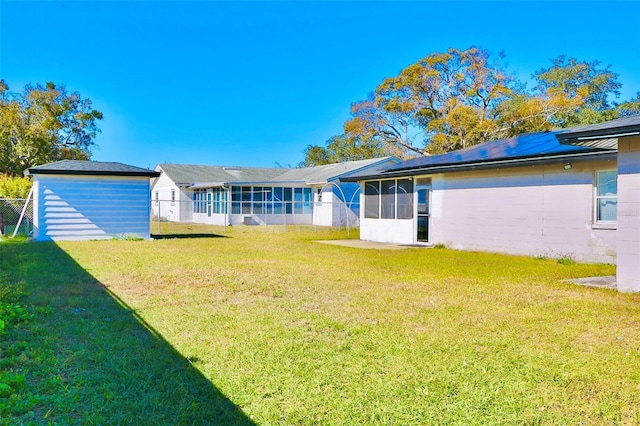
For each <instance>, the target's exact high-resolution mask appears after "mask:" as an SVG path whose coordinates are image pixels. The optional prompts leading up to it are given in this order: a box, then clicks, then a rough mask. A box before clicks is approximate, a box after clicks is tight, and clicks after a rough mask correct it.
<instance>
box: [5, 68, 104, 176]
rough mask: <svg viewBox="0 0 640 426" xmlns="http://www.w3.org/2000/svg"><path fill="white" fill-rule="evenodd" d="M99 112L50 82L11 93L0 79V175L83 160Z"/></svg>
mask: <svg viewBox="0 0 640 426" xmlns="http://www.w3.org/2000/svg"><path fill="white" fill-rule="evenodd" d="M101 119H102V113H101V112H100V111H97V110H95V109H93V108H92V105H91V101H90V100H89V99H83V98H81V97H80V94H79V93H77V92H72V93H69V92H67V90H66V88H65V87H64V86H56V85H55V84H54V83H47V84H46V85H45V86H42V85H35V86H34V85H27V86H26V87H25V89H24V91H23V92H21V93H13V92H10V91H9V87H8V86H7V84H6V83H5V82H4V80H0V173H7V174H11V175H19V174H22V172H23V170H25V169H27V168H29V167H33V166H36V165H40V164H45V163H49V162H52V161H58V160H63V159H78V160H87V159H89V158H90V157H91V148H92V147H93V146H94V138H95V136H96V134H97V133H98V132H99V131H100V130H99V128H98V126H97V121H98V120H101Z"/></svg>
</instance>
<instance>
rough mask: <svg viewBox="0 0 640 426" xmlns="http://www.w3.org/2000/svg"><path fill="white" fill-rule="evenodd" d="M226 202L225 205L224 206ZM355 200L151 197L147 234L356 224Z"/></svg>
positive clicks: (212, 232)
mask: <svg viewBox="0 0 640 426" xmlns="http://www.w3.org/2000/svg"><path fill="white" fill-rule="evenodd" d="M228 204H229V205H228ZM359 216H360V205H359V203H358V202H357V201H354V202H351V203H348V202H344V201H341V200H340V201H324V202H323V201H315V202H308V203H304V202H294V201H292V202H271V203H263V202H256V201H251V202H247V203H244V202H239V203H229V202H228V201H226V200H220V201H217V202H216V200H211V201H209V200H204V201H201V202H197V201H194V200H183V201H178V200H152V201H151V228H150V230H151V234H152V235H156V236H159V235H167V234H172V235H173V234H215V233H220V232H224V231H225V230H226V227H228V226H256V225H258V226H266V227H271V228H276V227H278V228H280V229H282V230H283V231H286V230H287V229H288V228H289V227H311V228H316V227H319V226H321V227H331V228H343V229H347V231H349V229H353V228H357V227H359Z"/></svg>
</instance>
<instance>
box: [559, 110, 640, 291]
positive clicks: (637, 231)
mask: <svg viewBox="0 0 640 426" xmlns="http://www.w3.org/2000/svg"><path fill="white" fill-rule="evenodd" d="M557 136H558V139H559V140H560V142H561V143H563V144H571V145H574V146H580V147H586V148H605V149H617V152H618V155H617V168H615V169H614V171H615V173H616V175H617V181H616V183H615V186H614V184H613V183H612V184H610V185H609V187H610V189H609V190H608V192H609V194H610V195H608V194H606V193H605V192H604V191H602V190H600V189H599V188H600V185H599V182H597V181H596V182H594V204H595V209H596V211H597V209H606V208H607V206H606V203H607V201H606V200H607V198H606V197H613V198H610V199H611V200H612V201H611V202H613V200H614V199H615V207H616V216H615V222H614V223H615V229H616V253H617V277H616V282H617V287H618V290H620V291H634V292H638V291H640V115H636V116H632V117H625V118H620V119H617V120H612V121H609V122H606V123H601V124H594V125H590V126H581V127H574V128H572V129H568V130H566V131H562V132H559V133H558V135H557Z"/></svg>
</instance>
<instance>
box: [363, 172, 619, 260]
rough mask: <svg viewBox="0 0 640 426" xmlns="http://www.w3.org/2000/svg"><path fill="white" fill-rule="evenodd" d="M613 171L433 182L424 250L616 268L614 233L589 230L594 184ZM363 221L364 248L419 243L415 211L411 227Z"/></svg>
mask: <svg viewBox="0 0 640 426" xmlns="http://www.w3.org/2000/svg"><path fill="white" fill-rule="evenodd" d="M616 167H617V166H616V163H615V161H611V162H607V161H601V162H588V163H582V164H580V163H575V164H573V168H572V169H571V170H564V168H563V164H556V165H544V166H529V167H518V168H510V169H499V170H484V171H475V172H458V173H446V174H438V175H433V176H431V178H432V192H431V200H430V209H431V211H430V213H431V217H430V223H429V229H430V231H429V232H430V243H431V244H438V243H441V244H445V245H447V246H448V247H451V248H454V249H460V250H478V251H489V252H502V253H510V254H519V255H529V256H548V257H565V256H567V257H572V258H573V259H575V260H577V261H581V262H606V263H615V261H616V240H617V237H616V230H615V229H614V228H610V229H607V228H605V227H598V226H597V225H594V224H593V217H594V214H593V212H594V188H593V176H594V171H595V170H611V169H616ZM361 198H363V197H362V196H361ZM414 204H415V202H414ZM362 205H363V206H364V204H362ZM414 209H415V206H414ZM361 211H364V207H363V208H362V209H361ZM362 216H363V214H361V226H360V238H361V239H363V240H372V241H383V242H392V243H398V244H416V243H417V241H416V219H415V211H414V219H403V220H391V219H366V218H363V217H362Z"/></svg>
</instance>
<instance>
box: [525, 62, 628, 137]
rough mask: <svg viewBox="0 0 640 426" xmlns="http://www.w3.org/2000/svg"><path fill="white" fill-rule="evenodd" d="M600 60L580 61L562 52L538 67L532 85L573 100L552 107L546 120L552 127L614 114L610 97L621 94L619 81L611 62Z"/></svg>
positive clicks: (547, 93)
mask: <svg viewBox="0 0 640 426" xmlns="http://www.w3.org/2000/svg"><path fill="white" fill-rule="evenodd" d="M600 65H601V62H600V61H591V62H587V61H579V60H577V59H575V58H567V57H566V55H561V56H559V57H558V58H556V59H552V60H551V66H550V67H549V68H546V69H541V70H539V71H537V72H536V73H535V74H534V75H533V77H534V79H535V80H536V81H537V82H538V85H537V87H536V88H535V89H536V90H537V91H538V92H539V93H540V94H541V95H542V96H544V95H546V96H548V97H550V98H564V99H567V100H572V101H573V105H572V106H570V107H568V108H564V109H560V110H558V111H555V112H554V113H553V114H552V115H551V116H550V118H549V121H550V122H551V123H552V124H553V125H554V126H555V127H571V126H578V125H583V124H595V123H600V122H603V121H607V120H611V119H614V118H617V113H616V108H615V107H616V104H615V103H614V102H613V101H612V100H611V98H612V97H616V98H617V97H619V96H620V88H621V87H622V84H621V83H620V82H619V81H618V74H616V73H614V72H612V71H611V66H607V67H601V66H600Z"/></svg>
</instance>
